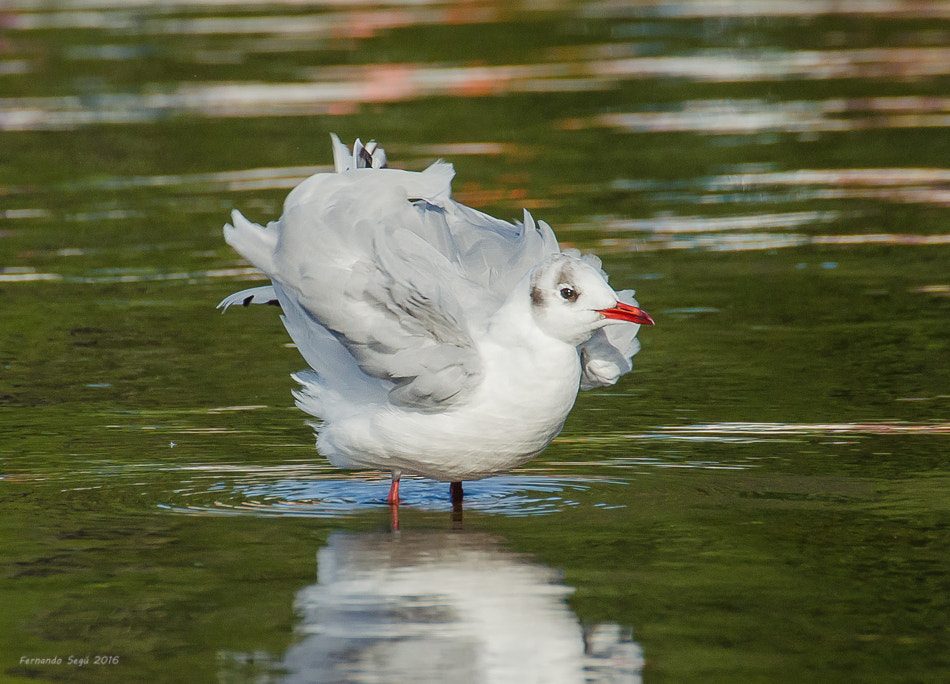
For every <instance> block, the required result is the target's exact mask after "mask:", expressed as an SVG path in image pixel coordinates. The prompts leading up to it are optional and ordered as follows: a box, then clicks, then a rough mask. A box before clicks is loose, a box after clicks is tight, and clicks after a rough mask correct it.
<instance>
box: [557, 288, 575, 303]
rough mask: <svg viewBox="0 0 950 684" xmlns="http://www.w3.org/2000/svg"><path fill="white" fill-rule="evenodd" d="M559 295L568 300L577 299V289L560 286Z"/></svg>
mask: <svg viewBox="0 0 950 684" xmlns="http://www.w3.org/2000/svg"><path fill="white" fill-rule="evenodd" d="M561 297H563V298H564V299H566V300H567V301H569V302H573V301H576V300H577V290H575V289H574V288H573V287H562V288H561Z"/></svg>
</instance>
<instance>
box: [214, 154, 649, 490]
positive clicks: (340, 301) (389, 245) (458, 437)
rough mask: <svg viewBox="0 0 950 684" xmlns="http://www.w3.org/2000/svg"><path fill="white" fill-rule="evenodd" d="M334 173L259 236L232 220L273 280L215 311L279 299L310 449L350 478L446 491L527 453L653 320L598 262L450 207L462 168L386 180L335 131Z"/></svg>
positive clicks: (236, 242) (238, 246) (517, 227)
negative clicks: (388, 477)
mask: <svg viewBox="0 0 950 684" xmlns="http://www.w3.org/2000/svg"><path fill="white" fill-rule="evenodd" d="M332 141H333V157H334V162H335V167H336V169H335V173H319V174H316V175H314V176H311V177H310V178H308V179H306V180H305V181H303V182H302V183H301V184H300V185H298V186H297V187H296V188H294V189H293V190H292V191H291V193H290V194H289V195H288V196H287V199H286V200H285V202H284V210H283V215H282V216H281V217H280V220H279V221H276V222H271V223H269V224H267V226H266V227H263V226H260V225H257V224H254V223H252V222H250V221H249V220H247V219H246V218H244V216H242V215H241V213H240V212H238V211H236V210H235V211H234V212H232V216H231V223H230V224H227V225H225V227H224V238H225V240H226V241H227V243H228V244H229V245H231V246H232V247H233V248H234V249H235V250H237V251H238V252H239V253H240V254H241V255H242V256H243V257H244V258H245V259H247V260H248V261H250V262H251V263H252V264H253V265H254V266H256V267H257V268H259V269H260V270H261V271H263V272H264V274H265V275H266V276H267V277H268V278H270V280H271V285H269V286H265V287H256V288H252V289H250V290H243V291H241V292H237V293H235V294H233V295H231V296H229V297H227V298H226V299H224V300H223V301H222V302H221V303H220V304H219V305H218V307H219V308H222V309H224V310H227V308H228V307H229V306H231V305H233V304H238V303H240V304H243V305H245V306H247V305H248V304H256V303H277V304H279V305H280V307H281V309H282V310H283V316H282V320H283V323H284V326H285V327H286V329H287V332H288V333H290V336H291V338H293V340H294V342H295V343H296V346H297V348H298V350H299V351H300V353H301V354H302V355H303V357H304V359H305V360H306V361H307V363H308V364H309V365H310V369H309V370H306V371H303V372H300V373H297V374H295V375H294V379H296V380H297V381H298V382H299V383H300V385H301V389H299V390H298V391H296V392H294V397H295V399H296V404H297V406H298V407H300V408H301V409H302V410H303V411H305V412H307V413H309V414H311V415H313V416H316V417H318V418H320V419H322V422H321V423H319V424H316V425H314V429H315V431H316V433H317V443H316V445H317V450H318V451H319V452H320V453H321V454H322V455H324V456H326V457H327V459H328V460H329V461H330V463H332V464H333V465H334V466H336V467H339V468H344V469H359V468H370V469H381V470H385V471H389V472H390V473H392V484H391V487H390V491H389V498H388V501H389V503H391V504H398V503H399V478H400V476H401V475H402V474H404V473H405V474H412V475H420V476H423V477H430V478H434V479H437V480H443V481H448V482H451V483H452V487H451V490H452V496H453V500H460V498H461V495H462V487H461V482H462V481H463V480H476V479H480V478H484V477H489V476H491V475H496V474H498V473H502V472H505V471H508V470H510V469H512V468H515V467H517V466H519V465H521V464H523V463H526V462H527V461H529V460H530V459H532V458H533V457H535V456H537V455H538V454H539V453H541V451H543V450H544V448H545V447H546V446H547V445H548V444H549V443H550V442H551V440H553V439H554V437H556V436H557V434H558V433H559V432H560V431H561V428H562V426H563V425H564V421H565V419H566V418H567V415H568V413H569V412H570V410H571V408H572V407H573V405H574V401H575V399H576V398H577V392H578V389H590V388H592V387H603V386H606V385H612V384H614V383H615V382H616V381H617V380H618V379H619V378H620V376H621V375H623V374H624V373H627V372H628V371H629V370H630V369H631V367H632V364H631V358H632V357H633V355H634V354H636V353H637V351H638V350H639V347H640V345H639V342H638V341H637V339H636V335H637V332H638V331H639V329H640V325H641V324H646V325H652V324H653V319H652V318H650V316H649V314H647V313H646V312H645V311H643V310H642V309H640V308H638V305H637V303H636V301H635V300H634V299H633V294H634V293H633V291H632V290H624V291H621V292H615V291H614V290H613V289H611V287H610V286H609V285H608V284H607V276H606V274H605V273H604V272H603V270H602V269H601V267H600V266H601V262H600V259H598V258H597V257H595V256H592V255H581V253H580V252H579V251H576V250H566V251H563V252H562V251H561V250H560V249H559V247H558V243H557V239H556V238H555V236H554V232H553V231H552V230H551V227H550V226H549V225H548V224H546V223H545V222H544V221H539V222H537V223H535V221H534V219H533V218H532V217H531V215H530V214H529V213H528V212H527V210H526V211H525V212H524V222H523V223H509V222H507V221H502V220H499V219H496V218H492V217H491V216H489V215H487V214H484V213H482V212H480V211H476V210H474V209H471V208H469V207H466V206H464V205H462V204H459V203H457V202H455V201H453V200H452V199H451V198H450V193H451V181H452V178H453V177H454V175H455V171H454V169H453V168H452V166H451V165H450V164H447V163H444V162H442V161H438V162H436V163H434V164H432V165H431V166H429V167H428V168H427V169H425V170H424V171H422V172H411V171H404V170H398V169H390V168H386V161H385V159H386V158H385V154H384V152H383V150H382V149H381V148H378V147H377V146H376V145H375V143H369V144H367V145H365V146H364V145H363V144H362V143H361V142H360V141H359V140H357V141H356V144H355V145H354V148H353V152H352V154H351V153H350V151H349V150H348V149H347V148H346V147H345V146H344V145H343V144H342V143H341V142H340V140H339V138H338V137H337V136H335V135H333V136H332Z"/></svg>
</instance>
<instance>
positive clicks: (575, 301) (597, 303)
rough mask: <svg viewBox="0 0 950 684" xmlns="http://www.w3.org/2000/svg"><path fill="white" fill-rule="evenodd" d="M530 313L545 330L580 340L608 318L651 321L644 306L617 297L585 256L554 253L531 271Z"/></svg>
mask: <svg viewBox="0 0 950 684" xmlns="http://www.w3.org/2000/svg"><path fill="white" fill-rule="evenodd" d="M530 297H531V313H532V315H533V316H534V319H535V322H536V323H537V324H538V327H540V328H541V329H542V330H543V331H544V332H545V333H547V334H548V335H550V336H551V337H554V338H556V339H559V340H563V341H564V342H567V343H569V344H575V345H576V344H581V343H583V342H586V341H587V340H588V339H590V336H591V335H593V334H594V332H595V331H596V330H598V329H599V328H602V327H604V326H605V325H607V323H609V322H610V321H611V320H619V321H627V322H630V323H637V324H640V325H653V319H652V318H651V317H650V314H648V313H647V312H646V311H644V310H643V309H640V308H638V307H636V306H633V305H631V304H625V303H623V302H621V301H620V299H619V298H618V296H617V293H616V292H614V290H613V288H611V287H610V285H608V284H607V280H606V278H605V277H604V274H603V271H601V270H600V269H599V268H598V267H596V266H595V265H594V264H592V263H590V262H589V261H586V260H584V259H581V258H578V257H575V256H571V255H569V254H564V253H560V254H555V255H552V256H550V257H548V258H547V259H545V260H544V261H542V262H541V263H540V264H539V265H538V266H537V267H536V268H535V270H534V271H533V272H532V274H531V282H530Z"/></svg>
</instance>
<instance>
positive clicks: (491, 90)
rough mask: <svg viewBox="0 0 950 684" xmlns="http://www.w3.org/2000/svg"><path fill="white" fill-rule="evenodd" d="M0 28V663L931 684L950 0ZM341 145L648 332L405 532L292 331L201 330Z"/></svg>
mask: <svg viewBox="0 0 950 684" xmlns="http://www.w3.org/2000/svg"><path fill="white" fill-rule="evenodd" d="M829 8H831V9H829ZM0 24H2V25H3V26H4V29H3V35H2V37H0V60H2V61H0V511H2V515H0V549H2V552H0V606H2V607H0V681H4V682H6V681H10V682H16V681H23V682H25V681H53V682H56V681H96V682H99V681H107V682H113V681H114V682H129V681H149V682H181V681H195V682H205V681H207V682H211V681H217V682H252V681H253V682H271V681H274V682H276V681H288V682H305V681H319V682H375V681H387V682H399V681H433V682H437V681H460V682H463V681H473V682H483V681H489V682H506V681H517V682H519V683H520V682H529V681H539V682H541V681H543V682H584V681H588V682H607V681H616V682H636V681H645V682H660V681H669V682H695V681H702V682H750V681H751V682H759V681H761V682H776V681H787V682H802V681H814V682H828V681H875V682H881V681H893V682H938V681H946V680H948V678H950V458H948V454H950V418H948V415H950V342H948V341H950V229H948V226H950V214H948V210H947V208H948V206H950V166H948V165H947V159H948V158H950V135H948V126H950V94H948V91H950V37H948V36H950V3H947V2H942V1H941V2H932V3H927V4H914V3H893V4H891V5H887V4H879V5H874V6H872V5H871V4H870V3H868V4H862V3H858V2H855V3H839V4H820V3H809V2H805V1H804V0H802V1H801V2H796V1H794V0H793V1H791V2H769V1H768V0H763V1H761V2H743V3H738V2H737V3H735V5H730V4H728V3H700V2H685V1H683V2H665V3H663V2H661V3H647V2H632V3H619V2H618V3H614V2H590V3H558V2H552V3H547V4H541V5H535V4H530V3H525V4H523V5H522V4H516V5H510V4H503V3H500V4H494V3H492V2H485V3H477V4H476V3H472V4H468V3H463V4H459V5H451V4H441V3H438V2H435V3H405V4H401V3H398V2H395V3H389V4H386V5H375V4H362V3H353V4H352V5H351V4H348V3H331V4H327V5H320V4H312V5H311V4H307V3H291V2H287V3H281V2H275V3H271V4H266V5H265V4H253V3H242V2H238V1H237V0H235V1H234V2H226V3H211V2H209V3H207V4H201V3H198V2H196V3H168V4H155V5H146V4H139V3H128V4H126V3H110V2H108V1H107V0H101V1H99V0H90V1H89V2H75V3H72V2H48V3H33V2H28V1H27V0H12V1H11V2H8V3H7V5H6V6H5V9H4V11H3V13H2V14H0ZM331 131H335V132H337V133H338V134H339V135H340V136H341V137H342V138H343V139H344V140H347V141H349V140H352V139H353V138H355V137H356V136H362V137H363V138H364V139H368V138H376V139H377V140H379V141H381V143H382V144H383V145H384V146H385V147H386V150H387V153H388V155H389V158H390V160H391V161H392V162H393V163H395V164H397V165H401V166H404V167H405V168H410V169H421V168H424V167H425V166H426V165H427V164H428V163H430V162H431V161H432V160H434V159H436V158H439V157H444V158H446V159H447V160H449V161H451V162H453V163H454V164H455V167H456V170H457V176H456V180H455V184H454V189H455V195H456V198H457V199H459V200H460V201H463V202H465V203H468V204H471V205H472V206H476V207H478V208H480V209H482V210H485V211H488V212H490V213H493V214H495V215H498V216H501V217H504V218H517V217H520V215H521V209H522V207H528V208H529V209H531V211H532V212H533V213H534V215H535V216H536V217H537V218H541V219H545V220H547V221H549V222H550V223H551V224H552V225H553V226H554V228H555V230H556V232H557V234H558V237H559V238H560V239H561V241H562V243H564V244H566V245H573V246H577V247H581V248H583V249H588V250H592V251H595V252H597V253H598V254H600V255H601V256H602V257H603V259H604V262H605V267H606V268H607V270H608V271H609V272H610V273H611V283H612V284H613V285H614V286H615V287H617V288H621V287H623V288H627V287H634V288H636V289H637V290H638V298H639V300H640V302H641V303H642V304H643V306H644V307H645V308H646V309H647V310H648V311H650V313H651V314H653V316H654V318H655V319H656V321H657V325H656V326H655V327H654V328H650V329H644V330H643V331H642V333H641V337H642V341H643V350H642V352H641V353H640V355H639V356H637V357H636V359H635V369H634V372H633V373H631V374H630V375H628V376H626V377H625V378H624V379H623V380H622V381H621V382H620V383H619V384H618V385H617V386H615V387H613V388H610V389H608V390H606V391H596V392H587V393H584V394H582V395H581V396H580V397H579V399H578V402H577V405H576V407H575V409H574V412H573V413H572V414H571V417H570V418H569V420H568V422H567V425H566V426H565V429H564V431H563V433H562V434H561V436H560V437H559V438H558V440H556V441H555V443H554V444H552V445H551V447H549V449H548V450H547V451H545V452H544V454H542V455H541V456H540V457H539V458H537V459H535V460H534V461H532V462H531V463H529V464H528V465H527V466H526V467H524V468H522V469H519V470H517V471H515V472H513V473H511V474H510V475H508V476H505V477H499V478H494V479H490V480H485V481H481V482H477V483H471V484H469V485H466V501H465V505H464V511H463V512H461V513H459V512H453V511H452V507H451V503H450V502H449V497H448V491H447V485H444V484H441V483H434V482H431V481H425V480H407V481H405V482H404V484H403V489H402V494H403V497H404V503H403V505H402V506H401V507H400V511H399V528H400V529H399V531H398V532H397V531H395V530H394V529H393V521H392V520H391V517H390V510H389V508H388V507H387V506H386V505H385V504H384V503H383V502H384V500H385V495H386V490H387V487H388V481H387V479H386V476H385V475H383V474H379V473H344V472H340V471H337V470H335V469H334V468H332V467H330V466H329V465H327V464H326V462H325V461H323V459H321V458H320V457H319V456H318V455H317V454H316V453H315V451H314V450H313V437H312V434H311V431H310V428H309V427H308V426H307V425H306V417H305V416H304V415H303V414H302V413H300V412H299V411H298V410H297V409H295V408H294V407H293V405H292V399H291V397H290V391H291V389H292V388H293V387H294V383H293V381H292V380H291V379H290V377H289V374H290V373H291V372H293V371H296V370H299V369H300V368H302V361H301V360H300V359H299V357H298V355H297V353H296V351H295V350H294V349H292V348H288V346H287V343H288V341H289V340H288V339H287V338H286V335H285V333H284V332H283V329H282V327H281V325H280V323H279V321H278V318H277V312H276V311H275V310H274V309H272V308H269V307H257V308H255V309H249V310H237V311H231V312H229V313H228V314H227V315H226V316H222V315H220V314H219V313H218V312H217V311H215V309H214V306H215V305H216V304H217V302H218V301H220V299H221V298H222V297H224V296H226V295H227V294H229V293H231V292H233V291H235V290H237V289H241V288H242V287H247V286H249V284H250V285H252V284H254V283H255V282H260V281H259V280H258V278H259V276H258V275H257V274H256V273H255V272H254V271H253V270H252V269H249V268H248V266H247V264H245V263H243V262H241V261H240V260H239V259H238V258H237V257H236V255H235V254H234V253H233V252H232V251H231V250H230V249H229V248H228V247H227V246H226V245H225V244H224V243H223V240H222V238H221V234H220V229H221V225H222V224H223V223H224V222H225V221H226V220H227V218H228V214H229V211H230V210H231V209H232V208H240V209H241V210H242V211H243V212H244V213H245V214H246V215H247V216H248V217H249V218H251V219H253V220H256V221H259V222H264V221H267V220H272V219H274V218H276V216H278V215H279V213H280V204H281V202H282V200H283V197H284V196H285V195H286V193H287V192H288V190H289V189H290V188H291V187H293V185H294V184H295V183H297V182H299V181H300V180H302V179H303V178H304V177H306V176H307V175H308V174H309V173H313V172H315V171H317V170H321V169H320V168H319V167H323V166H325V165H327V164H329V163H330V162H331V155H330V149H329V132H331ZM585 645H586V649H587V651H586V654H585V653H584V648H585ZM97 656H98V657H99V662H98V663H97V662H96V658H97ZM86 657H88V658H89V660H88V662H85V661H83V658H86ZM45 659H53V662H38V661H41V660H45ZM56 659H58V660H56ZM71 659H72V661H71ZM519 668H521V669H519ZM524 669H527V670H528V673H527V674H526V673H525V671H524ZM447 672H448V673H450V674H449V675H447V674H446V673H447ZM447 676H448V677H449V679H446V677H447ZM532 677H534V679H532Z"/></svg>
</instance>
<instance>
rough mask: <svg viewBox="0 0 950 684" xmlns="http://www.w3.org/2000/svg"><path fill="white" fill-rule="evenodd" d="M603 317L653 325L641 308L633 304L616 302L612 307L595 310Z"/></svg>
mask: <svg viewBox="0 0 950 684" xmlns="http://www.w3.org/2000/svg"><path fill="white" fill-rule="evenodd" d="M597 313H599V314H600V315H601V316H603V317H604V318H616V319H617V320H618V321H630V322H631V323H639V324H640V325H653V319H652V318H651V317H650V314H648V313H647V312H646V311H644V310H643V309H638V308H637V307H635V306H630V305H629V304H624V303H623V302H617V306H615V307H614V308H612V309H600V310H598V311H597Z"/></svg>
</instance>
